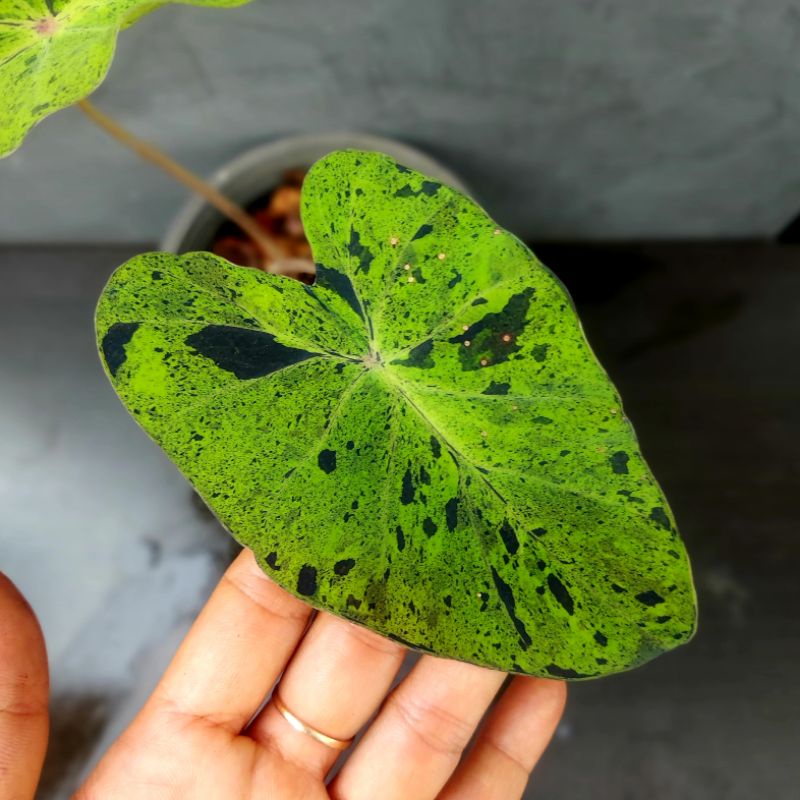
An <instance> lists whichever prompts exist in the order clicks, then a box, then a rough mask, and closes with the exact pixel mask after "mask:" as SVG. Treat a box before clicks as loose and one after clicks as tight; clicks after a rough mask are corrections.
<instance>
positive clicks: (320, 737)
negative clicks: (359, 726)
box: [272, 692, 353, 750]
mask: <svg viewBox="0 0 800 800" xmlns="http://www.w3.org/2000/svg"><path fill="white" fill-rule="evenodd" d="M272 700H273V702H274V703H275V708H277V709H278V711H280V713H281V714H282V715H283V718H284V719H285V720H286V721H287V722H288V723H289V724H290V725H291V726H292V727H293V728H294V729H295V730H296V731H299V732H300V733H305V734H307V735H308V736H310V737H311V738H312V739H316V741H318V742H320V743H321V744H324V745H325V746H326V747H332V748H333V749H334V750H347V748H348V747H350V745H351V744H353V740H352V739H334V738H333V736H326V735H325V734H324V733H322V732H321V731H318V730H316V729H315V728H312V727H311V726H310V725H306V723H305V722H303V720H301V719H298V718H297V717H296V716H295V715H294V714H292V712H291V711H289V709H288V708H286V706H285V705H284V703H283V700H281V698H280V696H279V695H278V693H277V692H275V694H274V695H273V696H272Z"/></svg>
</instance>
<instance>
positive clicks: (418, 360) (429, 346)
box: [392, 339, 434, 369]
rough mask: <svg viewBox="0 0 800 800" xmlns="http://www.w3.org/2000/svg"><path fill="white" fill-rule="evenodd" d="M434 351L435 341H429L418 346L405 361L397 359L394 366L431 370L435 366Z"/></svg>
mask: <svg viewBox="0 0 800 800" xmlns="http://www.w3.org/2000/svg"><path fill="white" fill-rule="evenodd" d="M432 350H433V340H432V339H428V340H427V341H424V342H423V343H422V344H418V345H417V346H416V347H415V348H414V349H413V350H411V351H410V352H409V354H408V356H407V357H406V358H405V359H397V360H395V361H393V362H392V363H393V364H397V365H398V366H401V367H416V368H418V369H431V367H433V366H434V361H433V359H432V358H431V351H432Z"/></svg>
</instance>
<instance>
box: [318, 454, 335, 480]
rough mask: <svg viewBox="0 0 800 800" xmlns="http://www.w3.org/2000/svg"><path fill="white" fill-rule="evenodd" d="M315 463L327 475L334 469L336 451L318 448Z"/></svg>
mask: <svg viewBox="0 0 800 800" xmlns="http://www.w3.org/2000/svg"><path fill="white" fill-rule="evenodd" d="M317 464H318V465H319V468H320V469H321V470H322V471H323V472H326V473H327V474H328V475H330V474H331V472H333V471H334V470H335V469H336V451H335V450H320V453H319V455H318V456H317Z"/></svg>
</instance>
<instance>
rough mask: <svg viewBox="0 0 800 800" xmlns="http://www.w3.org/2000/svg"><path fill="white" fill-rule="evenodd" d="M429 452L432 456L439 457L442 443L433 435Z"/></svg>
mask: <svg viewBox="0 0 800 800" xmlns="http://www.w3.org/2000/svg"><path fill="white" fill-rule="evenodd" d="M431 452H432V453H433V457H434V458H439V456H440V455H441V454H442V445H441V443H440V442H439V440H438V439H437V438H436V437H435V436H431Z"/></svg>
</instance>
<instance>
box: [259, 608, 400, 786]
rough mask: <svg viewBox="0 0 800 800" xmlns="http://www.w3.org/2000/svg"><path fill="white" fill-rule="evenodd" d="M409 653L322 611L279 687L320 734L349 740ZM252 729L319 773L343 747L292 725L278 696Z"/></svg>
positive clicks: (282, 696)
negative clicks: (276, 701)
mask: <svg viewBox="0 0 800 800" xmlns="http://www.w3.org/2000/svg"><path fill="white" fill-rule="evenodd" d="M404 655H405V649H404V648H403V647H401V646H400V645H399V644H396V643H395V642H393V641H391V640H389V639H385V638H383V637H381V636H378V635H377V634H375V633H373V632H372V631H369V630H367V629H366V628H362V627H359V626H357V625H354V624H353V623H351V622H347V621H346V620H342V619H339V618H337V617H334V616H332V615H330V614H326V613H324V612H321V613H319V614H318V615H317V618H316V619H315V620H314V622H313V623H312V625H311V627H310V629H309V630H308V632H307V633H306V636H305V638H304V639H303V641H302V643H301V644H300V646H299V647H298V649H297V652H296V653H295V655H294V657H293V658H292V659H291V661H290V662H289V664H288V666H287V667H286V671H285V672H284V675H283V677H282V678H281V681H280V684H279V687H278V689H277V690H276V691H277V692H278V694H279V696H280V699H281V701H282V702H283V704H284V706H285V707H286V709H287V710H289V711H290V713H291V714H292V715H294V716H295V717H296V718H297V719H298V720H301V721H302V722H303V723H304V724H305V725H307V726H309V727H311V728H312V729H314V730H316V731H318V732H319V733H322V734H324V735H326V736H329V737H332V738H334V739H337V740H344V741H346V740H348V739H350V738H352V737H353V736H355V734H356V733H357V732H358V731H359V730H360V729H361V728H362V727H363V725H364V724H365V723H366V722H367V721H368V720H369V718H370V716H372V714H373V712H374V711H375V709H376V708H377V707H378V706H379V705H380V703H381V701H382V700H383V698H384V696H385V694H386V692H387V690H388V689H389V687H390V686H391V683H392V680H393V679H394V677H395V675H396V674H397V671H398V669H399V668H400V665H401V663H402V661H403V657H404ZM247 733H248V735H249V736H251V737H252V738H253V739H255V740H256V741H257V742H260V743H262V744H269V745H271V746H272V747H274V748H277V749H278V750H279V751H280V753H281V755H282V756H283V757H284V758H285V759H286V760H288V761H291V762H292V763H295V764H299V765H300V766H302V767H303V768H304V769H306V770H307V771H308V772H310V773H311V774H312V775H315V776H317V777H319V778H323V777H324V776H325V775H326V774H327V772H328V771H329V770H330V768H331V767H332V766H333V764H334V762H335V761H336V758H337V756H338V755H339V752H340V751H339V750H336V749H334V748H332V747H330V746H328V745H325V744H322V743H321V742H319V741H316V740H315V739H313V738H312V737H311V736H308V735H307V734H306V733H302V732H300V731H298V730H296V729H295V728H294V727H293V726H292V725H290V723H289V722H288V720H287V719H286V718H285V717H284V716H283V715H282V714H281V712H280V711H279V710H278V708H277V707H276V703H275V699H274V696H273V699H272V700H271V701H270V702H269V703H268V704H267V706H266V707H265V708H264V710H263V711H262V712H261V713H260V714H259V715H258V716H257V717H256V719H255V720H254V721H253V723H252V725H251V726H250V728H249V729H248V731H247Z"/></svg>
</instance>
